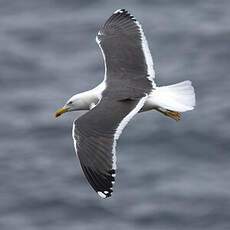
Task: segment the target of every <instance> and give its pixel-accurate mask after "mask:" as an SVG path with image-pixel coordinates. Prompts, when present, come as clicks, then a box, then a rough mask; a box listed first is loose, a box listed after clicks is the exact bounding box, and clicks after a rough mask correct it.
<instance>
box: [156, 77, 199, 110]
mask: <svg viewBox="0 0 230 230" xmlns="http://www.w3.org/2000/svg"><path fill="white" fill-rule="evenodd" d="M151 100H152V102H153V103H154V104H155V105H156V106H157V107H159V108H164V109H168V110H171V111H177V112H185V111H189V110H193V108H194V106H195V104H196V99H195V92H194V88H193V86H192V83H191V81H183V82H180V83H177V84H174V85H168V86H161V87H157V88H156V90H154V91H153V92H152V94H151Z"/></svg>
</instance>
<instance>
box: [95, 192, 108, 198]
mask: <svg viewBox="0 0 230 230" xmlns="http://www.w3.org/2000/svg"><path fill="white" fill-rule="evenodd" d="M97 194H98V195H99V196H100V197H101V198H103V199H105V198H106V195H105V194H104V193H103V192H97Z"/></svg>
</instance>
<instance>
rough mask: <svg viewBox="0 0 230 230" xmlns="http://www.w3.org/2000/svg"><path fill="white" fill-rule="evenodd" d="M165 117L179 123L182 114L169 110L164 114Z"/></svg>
mask: <svg viewBox="0 0 230 230" xmlns="http://www.w3.org/2000/svg"><path fill="white" fill-rule="evenodd" d="M164 114H165V116H167V117H170V118H172V119H174V120H175V121H179V120H180V119H181V113H179V112H176V111H171V110H167V111H165V112H164Z"/></svg>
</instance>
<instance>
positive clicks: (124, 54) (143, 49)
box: [96, 9, 155, 90]
mask: <svg viewBox="0 0 230 230" xmlns="http://www.w3.org/2000/svg"><path fill="white" fill-rule="evenodd" d="M96 41H97V43H98V45H99V47H100V48H101V51H102V54H103V58H104V64H105V81H106V83H107V86H109V85H110V84H111V82H112V83H113V86H114V85H116V86H121V85H122V86H123V87H125V86H127V87H129V88H131V87H132V88H142V89H143V88H145V89H149V90H152V88H155V83H154V81H153V79H154V78H155V73H154V69H153V61H152V56H151V53H150V50H149V47H148V43H147V41H146V38H145V35H144V32H143V29H142V27H141V25H140V23H139V22H138V21H137V20H136V19H135V18H134V17H133V16H132V15H131V14H130V13H128V11H126V10H124V9H122V10H117V11H115V12H114V13H113V15H112V16H111V17H110V18H109V19H108V20H107V21H106V23H105V24H104V26H103V27H102V28H101V29H100V30H99V32H98V35H97V36H96ZM121 81H122V82H121Z"/></svg>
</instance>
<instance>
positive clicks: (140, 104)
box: [112, 95, 148, 170]
mask: <svg viewBox="0 0 230 230" xmlns="http://www.w3.org/2000/svg"><path fill="white" fill-rule="evenodd" d="M147 97H148V96H147V95H146V96H145V97H143V98H141V99H140V101H139V102H138V103H137V105H136V107H135V108H134V109H133V110H132V111H131V112H130V113H129V114H128V115H127V116H126V117H124V118H123V120H122V121H121V123H120V124H119V125H118V127H117V129H116V132H115V134H114V140H113V149H112V157H113V158H112V160H113V166H112V168H113V169H114V170H116V168H117V166H116V161H117V159H116V145H117V140H118V138H119V137H120V135H121V133H122V131H123V129H124V128H125V126H126V125H127V124H128V122H129V121H130V120H131V119H132V118H133V117H134V116H135V115H136V114H137V113H138V112H139V110H140V109H141V108H142V107H143V105H144V103H145V100H146V98H147Z"/></svg>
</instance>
